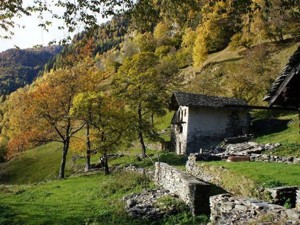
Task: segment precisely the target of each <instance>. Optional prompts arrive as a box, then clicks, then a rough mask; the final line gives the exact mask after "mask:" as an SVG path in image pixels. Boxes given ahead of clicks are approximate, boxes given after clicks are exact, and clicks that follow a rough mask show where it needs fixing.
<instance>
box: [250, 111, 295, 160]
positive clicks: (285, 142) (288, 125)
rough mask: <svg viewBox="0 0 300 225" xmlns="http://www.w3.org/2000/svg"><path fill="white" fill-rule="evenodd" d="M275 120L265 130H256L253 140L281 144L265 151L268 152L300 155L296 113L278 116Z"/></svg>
mask: <svg viewBox="0 0 300 225" xmlns="http://www.w3.org/2000/svg"><path fill="white" fill-rule="evenodd" d="M276 121H277V122H276V123H274V125H272V124H270V125H269V126H267V128H266V129H265V130H256V138H255V139H254V141H257V142H259V143H280V144H282V146H281V147H279V148H278V149H275V150H273V151H272V152H267V153H268V154H273V155H278V156H294V157H300V133H299V132H300V130H299V118H298V114H287V115H283V116H279V117H278V118H276ZM278 121H279V122H278ZM280 124H283V125H280ZM281 126H282V127H281Z"/></svg>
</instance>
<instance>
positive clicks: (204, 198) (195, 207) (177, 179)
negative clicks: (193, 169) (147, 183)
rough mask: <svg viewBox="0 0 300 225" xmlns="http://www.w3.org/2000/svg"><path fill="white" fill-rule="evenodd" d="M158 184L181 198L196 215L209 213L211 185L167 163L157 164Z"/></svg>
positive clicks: (156, 178) (156, 179)
mask: <svg viewBox="0 0 300 225" xmlns="http://www.w3.org/2000/svg"><path fill="white" fill-rule="evenodd" d="M154 181H155V183H156V184H158V185H160V186H162V187H163V188H164V189H166V190H169V191H170V192H171V193H173V194H176V195H178V196H179V198H180V199H181V200H183V201H184V202H185V203H186V204H188V205H189V207H190V208H191V211H192V213H193V214H194V215H199V214H202V213H204V214H208V213H209V195H210V185H209V184H207V183H205V182H202V181H200V180H198V179H196V178H195V177H193V176H191V175H190V174H188V173H186V172H184V171H180V170H178V169H176V168H174V167H171V166H169V165H168V164H166V163H158V162H157V163H155V176H154Z"/></svg>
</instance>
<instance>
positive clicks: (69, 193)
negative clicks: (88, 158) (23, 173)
mask: <svg viewBox="0 0 300 225" xmlns="http://www.w3.org/2000/svg"><path fill="white" fill-rule="evenodd" d="M143 181H144V179H143V178H142V177H141V176H140V175H138V174H131V173H122V172H120V173H115V174H113V175H109V176H105V175H103V174H97V175H89V176H81V177H72V178H68V179H66V180H56V181H52V182H46V183H43V184H38V185H27V186H25V185H18V186H14V185H13V186H6V185H0V199H1V201H0V224H1V225H4V224H7V225H8V224H9V225H11V224H16V225H18V224H20V225H21V224H22V225H23V224H27V225H30V224H66V225H69V224H72V225H76V224H99V225H100V224H101V225H102V224H103V225H109V224H124V225H125V224H126V225H128V224H132V225H135V224H193V219H192V216H191V215H190V213H189V212H187V211H184V212H181V213H180V214H178V215H176V216H170V217H168V218H162V219H160V220H159V219H158V220H155V221H148V220H141V219H139V220H135V219H133V218H131V217H128V216H127V214H126V212H125V210H124V204H125V203H124V201H123V200H122V198H123V196H125V195H128V194H130V193H134V192H140V191H142V190H143V188H144V186H143V185H142V184H143V183H144V182H143Z"/></svg>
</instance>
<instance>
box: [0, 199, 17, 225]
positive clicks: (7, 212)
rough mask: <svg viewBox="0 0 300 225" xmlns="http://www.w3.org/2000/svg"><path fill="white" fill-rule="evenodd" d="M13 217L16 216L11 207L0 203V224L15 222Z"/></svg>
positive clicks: (8, 224)
mask: <svg viewBox="0 0 300 225" xmlns="http://www.w3.org/2000/svg"><path fill="white" fill-rule="evenodd" d="M15 217H16V213H15V212H14V210H13V209H12V208H11V207H9V206H7V205H2V204H0V224H1V225H6V224H7V225H10V224H15V223H14V222H13V221H14V218H15Z"/></svg>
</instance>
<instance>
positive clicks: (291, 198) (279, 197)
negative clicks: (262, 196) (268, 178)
mask: <svg viewBox="0 0 300 225" xmlns="http://www.w3.org/2000/svg"><path fill="white" fill-rule="evenodd" d="M298 189H299V188H298V187H277V188H267V189H266V191H267V192H269V193H270V197H271V202H272V203H273V204H277V205H285V206H286V207H290V208H295V207H296V201H297V197H296V196H297V194H296V192H297V190H298Z"/></svg>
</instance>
